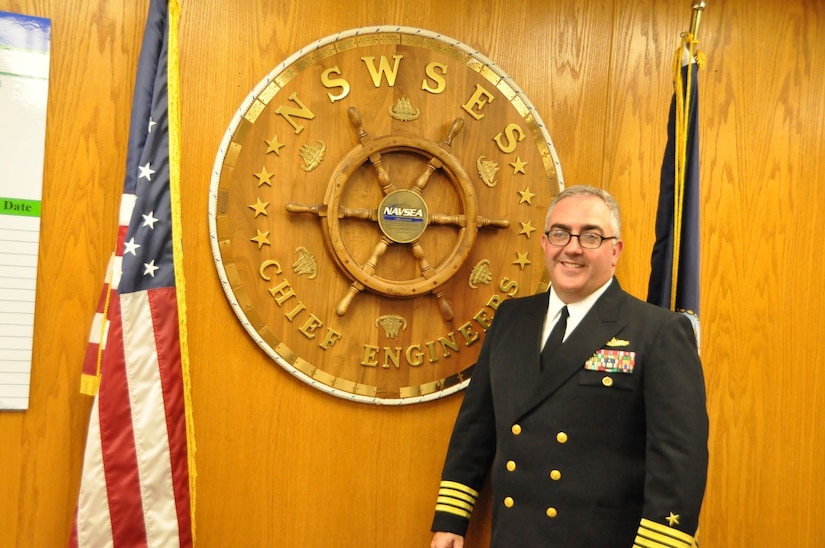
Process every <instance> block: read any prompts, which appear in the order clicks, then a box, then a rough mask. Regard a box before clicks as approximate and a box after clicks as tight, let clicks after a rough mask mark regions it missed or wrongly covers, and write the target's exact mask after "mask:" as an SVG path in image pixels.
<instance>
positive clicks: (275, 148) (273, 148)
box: [264, 135, 285, 156]
mask: <svg viewBox="0 0 825 548" xmlns="http://www.w3.org/2000/svg"><path fill="white" fill-rule="evenodd" d="M264 142H265V143H266V146H267V147H268V148H267V149H266V153H267V154H269V153H270V152H274V153H275V155H276V156H280V155H281V149H282V148H283V147H284V146H285V145H282V144H281V143H279V142H278V136H277V135H276V136H275V137H273V138H272V139H264Z"/></svg>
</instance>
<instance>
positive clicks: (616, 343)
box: [607, 337, 630, 347]
mask: <svg viewBox="0 0 825 548" xmlns="http://www.w3.org/2000/svg"><path fill="white" fill-rule="evenodd" d="M629 344H630V341H625V340H623V339H617V338H616V337H613V338H612V339H610V340H609V341H607V346H610V347H616V346H627V345H629Z"/></svg>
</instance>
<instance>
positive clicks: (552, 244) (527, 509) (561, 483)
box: [431, 186, 708, 548]
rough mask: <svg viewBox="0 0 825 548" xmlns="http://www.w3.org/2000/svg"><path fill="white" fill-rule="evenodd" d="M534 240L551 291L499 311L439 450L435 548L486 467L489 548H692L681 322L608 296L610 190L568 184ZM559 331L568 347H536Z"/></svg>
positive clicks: (614, 235) (616, 236) (464, 511)
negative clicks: (490, 513) (490, 501)
mask: <svg viewBox="0 0 825 548" xmlns="http://www.w3.org/2000/svg"><path fill="white" fill-rule="evenodd" d="M545 230H546V232H545V235H544V236H543V237H542V240H541V247H542V250H543V251H544V260H545V264H546V267H547V271H548V273H549V277H550V282H551V287H550V289H549V291H548V292H547V293H544V294H540V295H533V296H529V297H524V298H519V299H513V300H509V301H505V302H503V303H502V304H501V305H500V306H499V308H498V310H497V311H496V316H495V319H494V321H493V324H492V326H491V327H490V330H489V331H488V333H487V336H486V339H485V341H484V343H483V346H482V349H481V353H480V355H479V358H478V362H477V364H476V368H475V371H474V373H473V377H472V381H471V382H470V384H469V386H468V388H467V390H466V392H465V395H464V401H463V403H462V406H461V410H460V411H459V414H458V417H457V419H456V424H455V428H454V430H453V435H452V439H451V440H450V445H449V449H448V452H447V458H446V462H445V464H444V471H443V473H442V481H441V487H440V489H439V494H438V502H437V504H436V511H435V517H434V520H433V526H432V530H433V531H434V532H435V534H434V536H433V539H432V543H431V548H462V547H463V546H464V538H463V535H465V533H466V531H467V526H468V524H469V519H470V515H471V513H472V511H473V506H474V504H475V501H476V497H477V496H478V491H479V489H480V488H481V486H482V483H483V481H484V478H485V476H486V474H487V472H488V471H489V473H490V479H491V483H492V491H493V516H492V538H491V545H492V546H494V547H496V548H536V547H563V548H624V547H627V548H629V547H632V546H638V547H646V548H650V547H654V548H655V547H689V546H691V545H693V543H694V541H695V538H694V537H695V535H696V529H697V527H698V521H699V510H700V507H701V503H702V498H703V496H704V490H705V480H706V475H707V460H708V453H707V436H708V418H707V412H706V408H705V387H704V379H703V375H702V367H701V363H700V361H699V356H698V352H697V349H696V339H695V335H694V333H693V329H692V327H691V323H690V321H689V320H688V319H687V317H685V316H683V315H681V314H677V313H675V312H671V311H669V310H666V309H664V308H660V307H656V306H653V305H650V304H647V303H644V302H642V301H640V300H638V299H636V298H634V297H632V296H630V295H629V294H628V293H625V292H624V291H623V290H622V289H621V288H620V287H619V282H618V281H617V280H616V279H615V278H614V277H613V276H614V272H615V270H616V264H617V263H618V260H619V256H620V255H621V253H622V248H623V246H624V243H623V241H622V240H621V233H620V232H621V218H620V215H619V208H618V205H617V204H616V201H615V200H614V199H613V197H612V196H610V195H609V194H608V193H607V192H605V191H602V190H600V189H596V188H593V187H587V186H574V187H571V188H568V189H567V190H564V191H563V192H561V193H560V194H559V195H558V196H556V198H555V199H554V200H553V202H552V203H551V204H550V207H549V209H548V212H547V218H546V220H545ZM563 308H564V309H565V310H564V311H563V310H562V309H563ZM568 314H569V316H568ZM564 316H568V317H567V318H565V317H564ZM557 320H558V321H557ZM565 320H566V329H565V330H563V329H562V326H563V325H564V323H565ZM556 323H559V328H560V329H559V330H557V333H559V335H558V336H559V339H561V337H562V336H563V337H564V338H563V343H562V342H560V341H559V342H554V341H550V342H549V343H548V344H549V345H550V346H551V347H554V348H555V349H553V348H545V350H544V351H542V347H543V346H544V341H545V340H546V339H548V338H552V337H553V334H551V333H550V332H551V331H552V329H553V327H554V326H555V324H556Z"/></svg>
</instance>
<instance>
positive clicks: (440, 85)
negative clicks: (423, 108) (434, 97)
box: [421, 61, 447, 93]
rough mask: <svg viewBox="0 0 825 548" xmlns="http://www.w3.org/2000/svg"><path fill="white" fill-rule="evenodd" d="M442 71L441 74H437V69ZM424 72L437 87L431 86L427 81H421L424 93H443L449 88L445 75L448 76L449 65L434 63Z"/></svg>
mask: <svg viewBox="0 0 825 548" xmlns="http://www.w3.org/2000/svg"><path fill="white" fill-rule="evenodd" d="M437 68H438V69H441V74H436V72H435V69H437ZM424 72H426V73H427V76H429V77H430V78H432V79H433V80H435V83H436V86H435V87H432V86H430V83H429V82H427V80H422V81H421V89H423V90H424V91H429V92H430V93H443V92H444V90H445V89H446V88H447V80H445V79H444V75H445V74H447V65H445V64H443V63H439V62H437V61H433V62H432V63H430V64H429V65H427V68H426V69H424Z"/></svg>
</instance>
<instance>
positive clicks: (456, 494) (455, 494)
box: [438, 487, 476, 504]
mask: <svg viewBox="0 0 825 548" xmlns="http://www.w3.org/2000/svg"><path fill="white" fill-rule="evenodd" d="M438 496H439V497H445V498H451V499H458V500H463V501H465V502H469V503H470V504H475V503H476V498H475V497H473V496H471V495H467V494H465V493H462V492H461V491H456V490H455V489H444V488H443V487H442V488H441V489H439V490H438Z"/></svg>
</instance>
